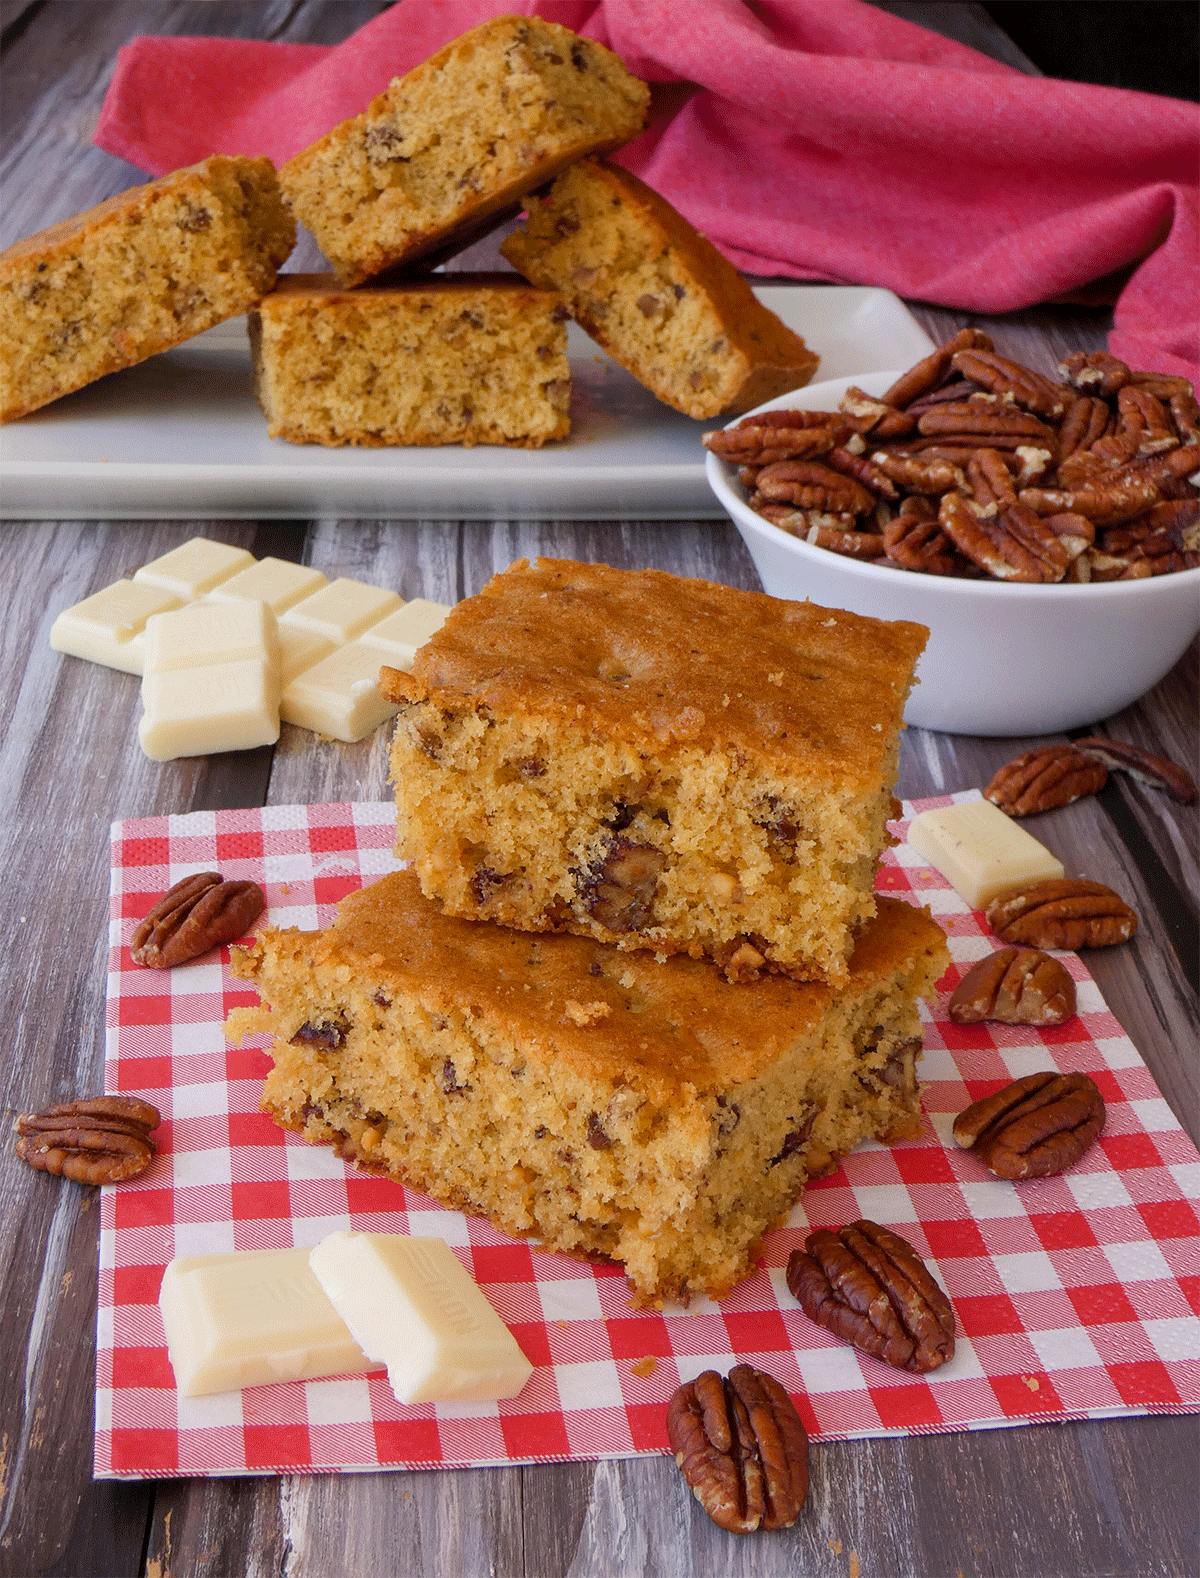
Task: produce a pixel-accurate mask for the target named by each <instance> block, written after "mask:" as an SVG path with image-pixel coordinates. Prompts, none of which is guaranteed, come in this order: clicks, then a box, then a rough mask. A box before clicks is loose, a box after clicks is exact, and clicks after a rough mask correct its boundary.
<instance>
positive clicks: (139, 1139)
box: [13, 1096, 161, 1184]
mask: <svg viewBox="0 0 1200 1578" xmlns="http://www.w3.org/2000/svg"><path fill="white" fill-rule="evenodd" d="M160 1121H161V1120H160V1118H159V1113H158V1108H157V1107H152V1106H151V1105H150V1103H149V1102H148V1101H141V1100H139V1099H138V1098H137V1097H136V1096H92V1097H90V1098H88V1099H87V1100H85V1101H68V1102H64V1103H62V1104H61V1105H59V1106H56V1107H47V1108H46V1110H45V1111H44V1112H23V1113H21V1115H20V1116H19V1117H18V1118H17V1120H16V1123H15V1124H14V1125H13V1127H14V1128H15V1130H16V1134H17V1138H16V1140H15V1142H14V1145H13V1148H14V1150H15V1151H16V1153H17V1155H18V1156H19V1157H20V1158H21V1160H22V1161H24V1162H28V1163H29V1165H30V1166H31V1167H36V1168H37V1169H38V1171H39V1172H45V1173H53V1174H54V1175H55V1177H62V1178H71V1179H73V1180H74V1181H75V1182H76V1183H82V1184H106V1183H123V1182H124V1181H125V1180H126V1179H127V1178H136V1177H137V1176H138V1174H139V1173H144V1172H145V1171H146V1168H147V1167H149V1165H150V1163H151V1162H152V1161H153V1160H154V1141H153V1140H152V1139H151V1138H150V1134H151V1130H153V1129H156V1128H157V1127H158V1125H159V1122H160Z"/></svg>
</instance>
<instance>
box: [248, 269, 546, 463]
mask: <svg viewBox="0 0 1200 1578" xmlns="http://www.w3.org/2000/svg"><path fill="white" fill-rule="evenodd" d="M565 320H566V312H565V309H564V308H563V305H562V298H561V297H560V296H559V295H557V293H555V292H553V291H545V290H538V289H537V288H535V287H534V286H532V285H527V284H526V283H525V282H524V281H523V280H520V279H518V278H516V277H515V276H514V275H512V274H469V273H456V274H449V275H426V276H425V277H423V278H421V279H418V280H412V281H407V282H405V283H403V284H397V285H394V286H390V287H373V286H367V287H364V288H362V289H360V290H354V291H348V290H343V289H342V288H341V287H339V286H338V285H337V284H336V282H335V281H334V280H333V278H332V276H329V275H314V274H285V275H283V276H282V277H281V279H280V281H279V285H278V288H277V289H276V290H275V291H273V292H272V294H271V295H269V296H268V297H266V299H265V300H264V301H263V302H262V303H261V304H260V305H259V307H258V308H257V309H256V310H255V311H254V312H253V313H251V315H250V319H249V324H250V346H251V352H252V355H253V359H254V378H255V388H256V392H257V395H258V400H259V404H260V405H261V406H262V409H263V412H264V414H265V415H266V418H267V423H268V431H269V433H270V436H271V437H272V438H285V439H289V440H290V441H291V442H292V443H294V444H325V445H328V446H336V445H347V444H359V445H364V446H371V447H378V446H381V445H388V444H426V445H427V444H462V445H466V446H470V445H472V444H503V445H508V446H510V447H516V448H523V449H536V448H539V447H540V446H541V445H542V444H545V443H547V442H550V441H551V440H554V439H559V438H565V437H566V436H567V434H568V433H569V432H570V430H571V416H570V403H571V367H570V363H569V361H568V360H567V332H566V322H565Z"/></svg>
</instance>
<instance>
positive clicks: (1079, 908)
mask: <svg viewBox="0 0 1200 1578" xmlns="http://www.w3.org/2000/svg"><path fill="white" fill-rule="evenodd" d="M987 922H988V925H989V926H990V927H991V928H992V930H993V931H994V932H995V933H996V936H997V937H999V938H1000V940H1001V942H1008V943H1021V944H1024V945H1025V946H1026V947H1029V948H1070V949H1072V950H1073V951H1077V950H1078V949H1080V948H1108V947H1111V945H1112V944H1113V943H1117V942H1128V941H1129V939H1130V937H1132V936H1133V934H1134V932H1135V931H1137V916H1136V915H1135V914H1134V912H1133V911H1132V910H1131V909H1130V907H1129V905H1128V904H1126V902H1125V900H1124V899H1123V898H1121V897H1120V896H1119V895H1118V894H1116V893H1114V892H1113V890H1112V889H1111V888H1106V887H1105V886H1104V884H1103V882H1089V881H1087V880H1086V879H1085V878H1083V877H1060V878H1053V879H1051V880H1049V881H1046V882H1031V883H1029V884H1028V885H1027V886H1026V887H1023V888H1015V889H1014V890H1013V891H1012V892H1011V893H1002V894H1000V896H999V897H998V898H994V899H993V900H992V902H991V903H990V904H989V905H988V907H987Z"/></svg>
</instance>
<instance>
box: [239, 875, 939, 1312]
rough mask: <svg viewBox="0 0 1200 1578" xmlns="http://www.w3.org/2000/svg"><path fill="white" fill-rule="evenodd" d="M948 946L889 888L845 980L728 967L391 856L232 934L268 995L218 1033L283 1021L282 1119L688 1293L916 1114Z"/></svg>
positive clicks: (665, 1293)
mask: <svg viewBox="0 0 1200 1578" xmlns="http://www.w3.org/2000/svg"><path fill="white" fill-rule="evenodd" d="M947 962H948V959H947V955H946V949H945V939H944V937H943V936H942V933H941V930H940V928H939V927H938V926H937V925H936V924H935V923H934V922H933V921H932V920H931V919H930V917H929V915H928V913H927V912H926V911H924V910H918V909H916V908H913V907H912V906H909V905H907V904H904V903H902V902H900V901H898V900H892V899H886V898H885V899H881V901H880V913H879V915H878V916H877V917H876V919H875V920H874V921H873V922H871V924H870V925H869V926H868V927H867V928H866V929H865V930H864V932H863V934H862V936H861V938H860V939H859V944H858V948H857V950H856V952H855V956H854V959H853V962H852V966H851V971H850V976H849V980H848V982H847V985H846V987H845V988H844V989H842V990H835V989H833V988H830V987H827V986H820V985H805V984H801V983H798V982H795V981H790V980H786V979H784V978H781V977H770V978H765V979H763V980H762V981H760V982H758V983H757V984H756V985H753V986H735V985H731V984H730V983H729V982H727V981H726V980H724V979H723V978H722V977H721V975H720V974H719V973H718V972H716V971H714V970H712V969H711V968H709V967H708V966H706V965H703V964H700V963H697V962H696V961H694V960H691V959H686V958H676V959H671V960H668V961H667V962H666V963H665V964H659V963H657V962H656V961H655V960H654V959H653V958H652V957H651V956H650V955H648V954H642V955H630V954H622V953H619V952H617V951H616V950H615V949H612V948H606V947H604V946H601V945H599V944H597V943H594V942H592V941H591V940H589V939H584V938H577V937H569V936H547V937H535V936H528V935H522V934H520V933H517V932H513V931H510V930H506V929H504V928H501V927H496V926H490V925H486V924H483V925H481V924H475V923H471V922H467V921H459V920H455V919H453V918H451V917H447V916H445V915H442V914H440V913H439V912H438V911H437V910H436V909H435V908H434V907H433V906H431V905H430V904H429V903H428V901H426V900H425V899H423V898H422V896H421V893H420V889H419V886H418V883H417V881H416V878H415V876H414V875H413V873H412V872H410V871H402V872H398V873H395V874H394V875H391V876H387V877H383V878H381V879H380V880H379V881H377V882H375V883H373V884H372V885H371V886H370V887H367V888H364V889H362V890H360V891H359V892H357V893H354V894H352V895H351V896H350V897H349V898H347V899H346V900H344V901H343V903H342V904H341V906H340V907H339V911H338V915H337V918H336V920H335V921H334V923H333V925H332V926H330V927H329V928H328V929H326V930H325V931H322V932H303V931H296V930H277V929H275V928H267V929H266V930H265V931H264V932H263V933H262V934H261V935H260V936H259V937H258V938H257V939H256V941H255V942H254V944H253V945H252V946H250V947H249V948H248V949H245V950H242V949H235V950H234V973H235V974H236V975H237V976H239V977H240V978H242V979H244V980H248V981H250V982H252V983H253V985H254V986H255V988H256V989H257V990H258V992H259V995H260V997H261V999H262V1004H263V1006H262V1007H261V1008H259V1009H253V1008H243V1009H237V1010H235V1011H234V1013H233V1015H232V1016H231V1018H230V1021H229V1023H228V1025H227V1033H228V1034H229V1035H230V1036H231V1038H233V1039H235V1040H236V1039H238V1038H240V1037H241V1036H243V1035H247V1034H266V1035H269V1036H270V1037H271V1038H272V1040H271V1046H270V1048H269V1051H270V1055H271V1057H272V1059H273V1061H274V1067H273V1069H272V1071H271V1073H270V1074H269V1075H268V1077H267V1081H266V1084H265V1087H264V1092H263V1098H262V1105H263V1108H264V1110H266V1111H267V1112H269V1113H270V1114H271V1115H272V1116H273V1117H274V1118H275V1119H276V1121H277V1122H279V1123H280V1124H281V1125H283V1126H284V1127H286V1128H290V1129H294V1130H296V1131H298V1132H299V1133H301V1134H302V1135H303V1136H304V1137H305V1138H306V1139H308V1140H310V1141H313V1142H315V1143H320V1144H329V1145H333V1146H334V1147H335V1148H336V1149H337V1150H338V1151H339V1153H340V1154H341V1155H342V1156H343V1157H345V1158H346V1159H347V1160H350V1161H354V1162H357V1163H359V1164H361V1165H363V1166H366V1167H369V1168H374V1169H380V1170H384V1171H386V1172H388V1173H389V1174H391V1175H392V1176H393V1177H394V1178H396V1179H397V1180H398V1181H400V1182H402V1183H404V1184H406V1185H408V1186H410V1187H411V1188H414V1189H416V1190H420V1191H422V1192H424V1193H426V1194H429V1195H432V1196H433V1197H434V1198H435V1199H437V1200H440V1201H442V1202H444V1203H445V1204H447V1205H450V1206H452V1207H454V1208H456V1209H460V1210H465V1211H468V1212H473V1213H479V1214H482V1215H484V1216H487V1217H488V1218H489V1219H490V1220H491V1221H492V1222H493V1223H494V1224H495V1225H496V1226H497V1227H498V1228H500V1229H501V1230H502V1231H504V1232H506V1233H510V1234H513V1235H515V1236H524V1235H530V1236H533V1237H536V1238H537V1239H540V1240H541V1241H542V1243H543V1244H544V1245H545V1246H546V1247H547V1248H549V1249H556V1250H562V1251H565V1252H567V1253H568V1254H573V1255H577V1256H585V1257H589V1258H594V1257H603V1258H607V1259H610V1260H613V1261H616V1262H618V1263H620V1264H621V1265H622V1266H623V1267H624V1269H625V1273H626V1275H627V1277H628V1279H629V1282H630V1285H631V1287H632V1288H633V1289H634V1291H635V1293H636V1295H637V1296H638V1298H639V1299H641V1300H644V1301H653V1300H657V1299H662V1298H667V1297H673V1298H680V1299H683V1300H685V1301H686V1299H687V1298H688V1297H689V1296H690V1295H692V1294H695V1293H701V1292H703V1293H709V1294H713V1295H719V1294H721V1293H723V1292H725V1291H726V1290H728V1289H729V1288H731V1287H732V1286H734V1285H735V1284H736V1283H737V1282H739V1281H741V1280H742V1279H743V1278H744V1277H746V1276H748V1275H749V1274H750V1273H751V1271H752V1270H753V1261H754V1256H755V1254H756V1253H757V1246H758V1241H759V1238H760V1236H761V1235H762V1233H764V1232H765V1231H767V1230H768V1229H769V1228H770V1227H771V1226H773V1225H774V1224H775V1223H777V1222H779V1221H781V1220H782V1219H783V1218H784V1217H785V1216H786V1214H787V1212H788V1211H789V1209H790V1208H791V1206H792V1204H793V1203H794V1201H795V1200H796V1198H797V1197H798V1196H799V1194H800V1192H801V1190H802V1189H803V1186H804V1183H805V1181H806V1180H807V1179H808V1178H809V1177H811V1176H813V1175H815V1174H818V1173H821V1172H824V1171H827V1170H828V1169H829V1168H831V1167H832V1166H833V1165H834V1163H835V1161H836V1159H837V1158H838V1157H840V1156H841V1155H843V1154H844V1153H845V1152H846V1151H847V1150H849V1149H850V1148H851V1147H853V1146H854V1145H857V1144H858V1143H860V1142H861V1141H863V1140H865V1139H868V1138H892V1139H894V1138H899V1137H901V1136H905V1135H911V1134H914V1133H916V1132H917V1130H918V1128H919V1126H920V1123H921V1117H920V1100H919V1086H918V1080H917V1074H916V1059H917V1058H918V1056H919V1055H920V1050H921V1040H920V1036H921V1030H920V1020H919V1015H918V1009H917V999H918V997H920V996H923V995H928V994H929V993H930V992H931V991H932V990H933V986H934V982H935V981H936V980H937V978H938V976H939V975H941V973H942V972H943V970H944V968H945V966H946V964H947Z"/></svg>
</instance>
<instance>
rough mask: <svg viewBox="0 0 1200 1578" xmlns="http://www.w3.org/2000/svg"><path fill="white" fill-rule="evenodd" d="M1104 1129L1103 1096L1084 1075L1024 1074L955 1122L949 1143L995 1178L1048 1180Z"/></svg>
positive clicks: (959, 1116)
mask: <svg viewBox="0 0 1200 1578" xmlns="http://www.w3.org/2000/svg"><path fill="white" fill-rule="evenodd" d="M1103 1127H1104V1097H1103V1096H1102V1095H1101V1094H1100V1091H1099V1088H1098V1087H1097V1085H1096V1082H1095V1080H1093V1079H1091V1078H1089V1076H1088V1075H1087V1074H1053V1073H1048V1074H1028V1075H1026V1077H1025V1078H1024V1079H1018V1080H1014V1081H1013V1083H1012V1084H1011V1085H1006V1086H1005V1087H1004V1089H1003V1090H998V1091H996V1092H995V1093H994V1094H993V1095H991V1096H985V1097H984V1098H983V1099H982V1100H981V1101H974V1102H972V1103H971V1105H970V1106H969V1107H968V1108H967V1109H966V1111H965V1112H960V1113H959V1115H958V1117H957V1118H955V1120H954V1142H955V1144H956V1145H961V1146H962V1147H963V1149H964V1150H971V1151H974V1152H975V1153H976V1155H977V1156H978V1157H979V1159H980V1161H982V1162H983V1164H984V1166H985V1167H986V1168H987V1169H988V1170H989V1172H993V1173H995V1174H996V1176H997V1178H1048V1177H1050V1176H1051V1175H1052V1174H1054V1173H1061V1172H1063V1171H1064V1169H1066V1168H1067V1167H1070V1166H1072V1165H1073V1164H1074V1163H1075V1162H1077V1161H1078V1160H1079V1158H1080V1157H1081V1156H1082V1155H1083V1153H1084V1151H1086V1150H1087V1148H1088V1146H1089V1145H1091V1143H1092V1141H1093V1140H1094V1139H1095V1138H1096V1136H1097V1135H1098V1134H1099V1133H1100V1131H1101V1129H1102V1128H1103Z"/></svg>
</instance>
